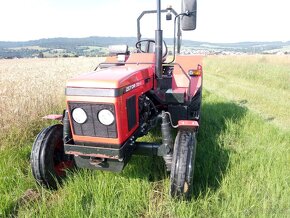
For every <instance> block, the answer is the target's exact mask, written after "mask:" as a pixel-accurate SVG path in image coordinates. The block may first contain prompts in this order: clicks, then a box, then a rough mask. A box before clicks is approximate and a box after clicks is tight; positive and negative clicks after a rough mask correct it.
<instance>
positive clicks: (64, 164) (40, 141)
mask: <svg viewBox="0 0 290 218" xmlns="http://www.w3.org/2000/svg"><path fill="white" fill-rule="evenodd" d="M30 159H31V168H32V174H33V176H34V178H35V180H36V181H37V183H38V184H40V185H42V186H44V187H46V188H49V189H57V186H58V184H61V182H62V179H63V178H64V177H65V176H66V170H67V169H71V168H73V167H74V161H73V157H72V156H71V155H66V154H65V153H64V145H63V125H61V124H57V125H53V126H49V127H47V128H45V129H43V130H42V131H41V132H40V133H39V134H38V135H37V137H36V139H35V141H34V143H33V147H32V151H31V157H30Z"/></svg>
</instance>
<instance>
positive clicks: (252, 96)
mask: <svg viewBox="0 0 290 218" xmlns="http://www.w3.org/2000/svg"><path fill="white" fill-rule="evenodd" d="M101 60H102V59H100V58H65V59H18V60H16V59H15V60H0V87H1V88H0V129H1V132H0V156H1V158H0V217H289V214H290V203H289V202H290V191H289V190H290V173H289V163H290V119H289V117H290V116H289V111H290V105H289V102H290V57H289V56H209V57H205V59H204V92H203V105H202V123H201V127H200V131H199V135H198V138H197V140H198V147H197V156H196V167H195V175H194V197H193V199H191V201H189V202H186V201H179V200H174V199H171V198H170V197H169V178H168V175H167V174H166V172H165V168H164V164H163V160H162V159H161V158H151V157H140V156H134V157H133V158H132V160H131V161H130V163H129V164H128V166H127V167H126V168H125V170H124V171H123V172H121V173H119V174H116V173H111V172H100V171H89V170H77V171H76V172H74V173H70V174H69V177H68V179H67V180H66V181H65V183H64V185H63V186H62V187H61V188H60V189H59V190H58V191H49V190H45V189H43V188H41V187H39V186H38V185H36V183H35V181H34V179H33V177H32V174H31V168H30V164H29V156H30V151H31V146H32V143H33V140H34V137H35V136H36V135H37V133H38V132H39V131H40V130H41V129H42V128H43V127H45V126H47V125H51V124H52V123H54V122H51V121H44V120H42V117H43V116H44V115H46V114H51V113H62V110H63V109H64V86H65V81H66V80H67V79H68V78H70V77H72V76H74V75H77V74H80V73H82V72H88V71H91V70H93V69H94V68H95V67H96V66H97V64H98V63H99V62H100V61H101ZM143 140H146V141H156V140H160V136H158V135H156V134H149V135H148V136H145V137H144V139H143Z"/></svg>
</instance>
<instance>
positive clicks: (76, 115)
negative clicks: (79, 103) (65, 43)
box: [72, 108, 88, 124]
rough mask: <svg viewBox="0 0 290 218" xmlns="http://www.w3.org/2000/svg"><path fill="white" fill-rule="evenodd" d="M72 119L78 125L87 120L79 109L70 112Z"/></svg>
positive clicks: (83, 112)
mask: <svg viewBox="0 0 290 218" xmlns="http://www.w3.org/2000/svg"><path fill="white" fill-rule="evenodd" d="M72 117H73V119H74V121H76V122H77V123H80V124H83V123H84V122H86V121H87V119H88V117H87V114H86V112H85V111H84V110H83V109H81V108H76V109H74V110H73V112H72Z"/></svg>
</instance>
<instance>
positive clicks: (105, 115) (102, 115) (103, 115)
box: [98, 109, 115, 126]
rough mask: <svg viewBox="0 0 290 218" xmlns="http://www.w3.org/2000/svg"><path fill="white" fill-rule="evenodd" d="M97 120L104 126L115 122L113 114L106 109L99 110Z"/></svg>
mask: <svg viewBox="0 0 290 218" xmlns="http://www.w3.org/2000/svg"><path fill="white" fill-rule="evenodd" d="M98 118H99V121H100V122H101V123H102V124H104V125H106V126H109V125H111V124H112V123H113V122H114V120H115V118H114V115H113V113H112V112H111V111H109V110H107V109H104V110H101V111H100V112H99V114H98Z"/></svg>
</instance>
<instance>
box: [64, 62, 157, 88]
mask: <svg viewBox="0 0 290 218" xmlns="http://www.w3.org/2000/svg"><path fill="white" fill-rule="evenodd" d="M152 75H153V69H152V67H149V68H148V67H144V66H136V65H134V66H118V67H110V68H106V69H101V70H98V71H93V72H90V73H86V74H83V75H80V76H77V77H75V78H73V79H70V80H69V81H68V82H67V83H66V88H92V89H94V88H96V89H98V88H101V89H117V88H122V87H126V86H128V85H131V84H134V83H136V82H138V81H141V80H144V79H147V78H149V77H151V76H152Z"/></svg>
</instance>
